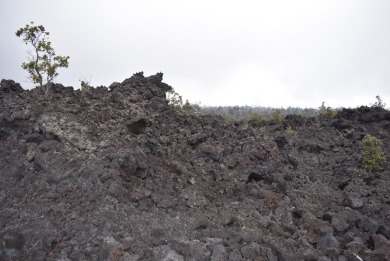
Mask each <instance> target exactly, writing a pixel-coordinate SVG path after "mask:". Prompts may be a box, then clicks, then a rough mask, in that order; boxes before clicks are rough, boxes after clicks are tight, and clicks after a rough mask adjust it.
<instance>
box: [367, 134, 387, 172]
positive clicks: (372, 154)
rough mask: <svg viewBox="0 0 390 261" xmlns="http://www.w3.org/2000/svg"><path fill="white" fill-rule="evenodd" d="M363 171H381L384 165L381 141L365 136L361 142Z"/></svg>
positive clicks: (384, 156) (384, 159) (384, 158)
mask: <svg viewBox="0 0 390 261" xmlns="http://www.w3.org/2000/svg"><path fill="white" fill-rule="evenodd" d="M362 144H363V169H365V170H367V171H372V172H374V171H379V170H382V169H383V167H384V165H385V164H386V155H385V154H384V152H383V151H382V146H383V144H382V141H381V140H380V139H378V138H375V137H374V136H371V135H366V136H365V137H364V138H363V140H362Z"/></svg>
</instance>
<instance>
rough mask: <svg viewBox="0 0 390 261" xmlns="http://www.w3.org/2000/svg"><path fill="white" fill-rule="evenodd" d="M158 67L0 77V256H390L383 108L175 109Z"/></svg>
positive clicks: (389, 127)
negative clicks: (56, 79) (47, 80)
mask: <svg viewBox="0 0 390 261" xmlns="http://www.w3.org/2000/svg"><path fill="white" fill-rule="evenodd" d="M162 76H163V75H162V73H158V74H156V75H153V76H150V77H144V76H143V73H136V74H134V75H133V76H132V77H131V78H129V79H126V80H124V81H123V82H122V83H113V84H111V85H110V87H109V88H107V87H103V86H102V87H97V88H91V89H90V91H89V92H81V91H80V90H74V89H73V88H72V87H64V86H62V85H61V84H55V85H53V86H52V88H51V91H50V93H49V94H48V95H44V91H43V90H41V89H39V88H35V89H33V90H24V89H23V88H22V87H21V86H20V85H19V84H17V83H15V82H13V81H11V80H3V81H2V82H1V87H0V145H1V151H0V177H1V179H0V206H1V208H0V260H13V261H14V260H64V261H65V260H122V261H124V260H213V261H217V260H272V261H277V260H280V261H282V260H285V261H289V260H323V261H325V260H340V261H343V260H390V255H389V253H390V241H389V239H390V192H389V189H388V188H389V187H390V173H389V168H388V167H387V168H385V169H384V170H383V171H381V172H377V173H375V174H373V173H368V172H366V171H364V170H362V169H361V162H362V157H361V140H362V139H363V137H364V136H365V135H366V134H372V135H375V136H376V137H379V138H380V139H381V140H382V141H383V143H384V149H385V153H386V155H389V153H390V150H389V148H390V146H389V145H390V135H389V131H390V112H388V111H386V110H384V109H382V108H378V107H373V108H369V107H360V108H357V109H343V110H342V111H340V112H339V113H338V115H337V116H336V117H335V118H329V119H322V120H318V119H314V118H310V119H304V118H303V117H300V116H294V115H290V116H288V117H286V119H285V120H284V121H283V122H281V123H278V122H270V123H269V124H268V126H267V127H266V128H265V129H261V130H259V129H257V128H255V126H253V125H251V124H250V123H249V126H245V127H242V126H238V125H234V124H227V123H226V122H225V121H224V120H223V119H222V118H221V117H217V116H195V115H181V114H178V113H177V112H176V111H174V110H172V109H171V108H170V107H169V105H168V102H167V100H166V92H167V91H169V90H171V87H170V86H169V85H167V84H165V83H163V82H162Z"/></svg>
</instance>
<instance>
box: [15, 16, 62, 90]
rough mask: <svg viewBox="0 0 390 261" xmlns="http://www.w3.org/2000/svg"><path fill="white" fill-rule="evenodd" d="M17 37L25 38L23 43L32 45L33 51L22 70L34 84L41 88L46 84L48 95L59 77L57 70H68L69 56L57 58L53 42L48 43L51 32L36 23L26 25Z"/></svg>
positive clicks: (17, 32) (17, 33)
mask: <svg viewBox="0 0 390 261" xmlns="http://www.w3.org/2000/svg"><path fill="white" fill-rule="evenodd" d="M16 36H18V37H23V42H24V43H25V44H26V45H27V44H31V45H32V47H33V51H32V52H31V51H28V54H29V57H28V61H27V62H24V63H23V64H22V68H23V69H25V70H27V71H28V73H29V74H30V78H31V81H32V82H33V83H39V86H40V87H42V85H44V84H46V93H47V92H48V90H49V87H50V84H51V82H52V81H53V79H54V78H55V77H57V76H58V72H57V69H58V68H60V67H64V68H68V66H69V62H68V60H69V56H57V55H56V54H55V51H54V49H53V47H51V42H49V41H48V36H49V32H46V30H45V27H43V26H42V25H39V26H35V25H34V22H31V24H26V25H25V26H24V27H22V28H20V29H19V30H17V31H16Z"/></svg>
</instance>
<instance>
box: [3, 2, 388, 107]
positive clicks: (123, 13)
mask: <svg viewBox="0 0 390 261" xmlns="http://www.w3.org/2000/svg"><path fill="white" fill-rule="evenodd" d="M0 10H1V15H0V46H1V48H0V78H5V79H13V80H15V81H17V82H20V83H21V84H22V86H23V87H24V88H31V87H32V86H33V84H32V83H30V82H28V80H27V76H28V75H27V72H26V71H24V70H23V69H22V68H21V67H20V65H21V63H22V62H24V61H25V60H26V57H27V55H26V51H27V50H28V47H27V46H26V45H25V44H24V43H23V42H22V39H21V38H18V37H16V36H15V31H16V30H17V29H19V28H20V27H22V26H24V25H25V24H27V23H29V22H30V21H34V22H35V24H37V25H40V24H42V25H44V26H45V28H46V30H47V31H49V32H50V40H51V41H52V45H53V47H54V49H55V50H56V52H57V54H58V55H64V56H67V55H68V56H70V60H69V62H70V65H69V68H68V69H60V70H59V73H60V76H59V77H58V78H57V79H56V82H60V83H62V84H64V85H66V86H74V87H78V86H80V82H79V80H80V79H81V80H88V81H89V80H90V82H91V85H93V86H99V85H105V86H108V85H110V84H111V83H112V82H114V81H118V82H121V81H123V80H124V79H126V78H128V77H130V76H131V75H132V74H133V73H135V72H138V71H144V72H145V75H150V74H155V73H156V72H160V71H161V72H163V73H164V82H166V83H168V84H170V85H171V86H173V87H174V88H175V90H176V91H177V92H178V93H180V94H182V95H183V97H184V98H187V99H189V100H190V101H191V102H201V103H202V104H203V105H259V106H272V107H282V106H283V107H288V106H300V107H319V106H320V105H321V103H322V102H323V101H324V102H325V104H326V105H327V106H332V107H339V106H343V107H355V106H358V105H369V104H370V103H374V102H375V101H376V100H375V96H376V95H380V96H381V98H382V100H383V101H384V102H385V103H387V107H389V106H390V1H388V0H326V1H325V0H324V1H319V0H316V1H313V0H304V1H303V0H295V1H291V0H286V1H278V0H276V1H275V0H273V1H261V0H257V1H249V0H241V1H229V0H224V1H219V0H208V1H206V0H197V1H192V0H188V1H186V0H180V1H179V0H164V1H161V0H142V1H141V0H137V1H136V0H110V1H108V0H106V1H103V0H66V1H65V0H55V1H53V0H34V1H33V0H1V2H0Z"/></svg>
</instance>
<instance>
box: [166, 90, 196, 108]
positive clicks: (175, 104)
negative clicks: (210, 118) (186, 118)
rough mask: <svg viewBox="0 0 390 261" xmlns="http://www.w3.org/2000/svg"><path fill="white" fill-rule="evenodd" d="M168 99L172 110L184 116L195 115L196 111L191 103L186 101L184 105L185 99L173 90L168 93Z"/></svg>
mask: <svg viewBox="0 0 390 261" xmlns="http://www.w3.org/2000/svg"><path fill="white" fill-rule="evenodd" d="M167 99H168V103H169V106H171V108H172V109H174V110H175V111H177V112H179V113H184V114H195V109H194V107H193V106H192V105H191V104H190V102H189V101H188V100H186V102H185V103H183V97H182V96H181V95H180V94H178V93H177V92H175V90H173V89H172V90H171V91H169V92H167Z"/></svg>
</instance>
